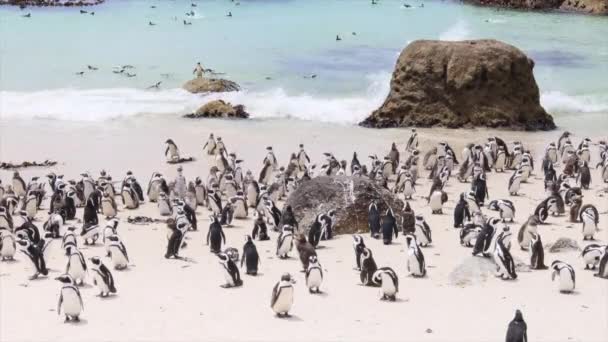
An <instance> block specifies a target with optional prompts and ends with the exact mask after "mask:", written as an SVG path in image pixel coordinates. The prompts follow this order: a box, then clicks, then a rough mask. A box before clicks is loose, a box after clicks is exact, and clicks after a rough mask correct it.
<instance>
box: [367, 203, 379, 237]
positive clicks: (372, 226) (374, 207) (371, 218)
mask: <svg viewBox="0 0 608 342" xmlns="http://www.w3.org/2000/svg"><path fill="white" fill-rule="evenodd" d="M367 225H368V227H369V232H370V235H371V237H372V238H374V239H378V238H380V211H379V210H378V202H377V201H376V200H373V201H372V203H371V204H370V205H369V208H368V211H367Z"/></svg>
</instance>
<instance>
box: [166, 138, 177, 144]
mask: <svg viewBox="0 0 608 342" xmlns="http://www.w3.org/2000/svg"><path fill="white" fill-rule="evenodd" d="M165 144H175V143H174V142H173V140H171V139H167V141H165Z"/></svg>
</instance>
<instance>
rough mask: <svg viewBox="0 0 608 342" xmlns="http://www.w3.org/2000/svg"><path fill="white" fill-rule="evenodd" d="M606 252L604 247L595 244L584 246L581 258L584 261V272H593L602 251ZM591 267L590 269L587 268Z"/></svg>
mask: <svg viewBox="0 0 608 342" xmlns="http://www.w3.org/2000/svg"><path fill="white" fill-rule="evenodd" d="M605 250H606V246H602V245H598V244H595V243H592V244H589V245H587V246H585V248H584V249H583V252H582V253H581V256H582V257H583V260H584V261H585V269H586V270H589V269H591V270H594V269H595V267H596V266H597V265H598V264H599V262H600V259H601V258H602V255H603V254H604V251H605ZM589 265H591V267H590V266H589Z"/></svg>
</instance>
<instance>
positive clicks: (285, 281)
mask: <svg viewBox="0 0 608 342" xmlns="http://www.w3.org/2000/svg"><path fill="white" fill-rule="evenodd" d="M294 283H295V281H294V280H293V279H292V278H291V275H290V274H289V273H284V274H283V275H282V276H281V280H280V281H279V282H278V283H276V285H275V286H274V288H273V289H272V297H271V299H270V308H271V309H272V311H274V312H275V314H276V315H277V317H289V311H290V310H291V307H292V306H293V294H294V290H293V284H294Z"/></svg>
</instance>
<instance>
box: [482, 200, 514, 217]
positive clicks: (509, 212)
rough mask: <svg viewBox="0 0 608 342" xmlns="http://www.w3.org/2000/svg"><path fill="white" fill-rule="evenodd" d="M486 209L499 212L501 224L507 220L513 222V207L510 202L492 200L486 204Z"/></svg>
mask: <svg viewBox="0 0 608 342" xmlns="http://www.w3.org/2000/svg"><path fill="white" fill-rule="evenodd" d="M488 209H490V210H497V211H499V212H500V218H501V219H502V220H503V222H506V221H507V220H509V221H510V222H513V220H514V219H515V205H514V204H513V202H512V201H510V200H507V199H498V200H493V201H491V202H490V203H489V204H488Z"/></svg>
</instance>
